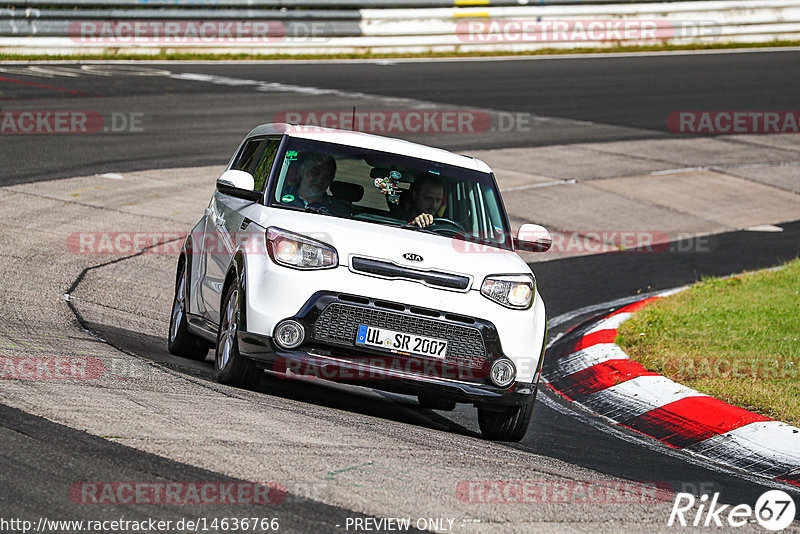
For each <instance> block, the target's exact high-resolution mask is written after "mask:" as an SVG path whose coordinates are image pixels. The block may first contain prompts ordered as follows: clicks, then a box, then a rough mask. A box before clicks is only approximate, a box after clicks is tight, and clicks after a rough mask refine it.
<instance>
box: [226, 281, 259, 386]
mask: <svg viewBox="0 0 800 534" xmlns="http://www.w3.org/2000/svg"><path fill="white" fill-rule="evenodd" d="M240 294H241V292H240V289H239V284H238V282H236V281H234V282H233V283H232V284H230V286H228V289H227V290H226V291H225V298H224V299H223V300H222V302H223V304H222V308H221V309H220V314H219V330H218V331H217V347H216V349H215V351H214V375H215V376H216V378H217V381H218V382H219V383H221V384H228V385H230V386H237V387H241V388H246V389H253V388H255V387H256V386H257V385H258V382H259V381H260V380H261V375H262V374H263V372H262V371H261V369H259V368H258V367H256V364H255V363H254V362H253V361H252V360H248V359H247V358H245V357H243V356H242V355H241V354H239V341H238V339H237V337H238V336H237V334H238V333H239V324H240V323H239V296H240Z"/></svg>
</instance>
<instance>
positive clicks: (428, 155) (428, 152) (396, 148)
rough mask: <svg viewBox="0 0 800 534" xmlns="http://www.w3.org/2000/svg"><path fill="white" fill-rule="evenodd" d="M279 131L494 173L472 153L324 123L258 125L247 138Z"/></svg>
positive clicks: (295, 135) (279, 132)
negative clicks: (455, 152) (468, 153)
mask: <svg viewBox="0 0 800 534" xmlns="http://www.w3.org/2000/svg"><path fill="white" fill-rule="evenodd" d="M275 134H278V135H288V136H290V137H299V138H302V139H312V140H316V141H326V142H329V143H336V144H339V145H347V146H355V147H358V148H366V149H369V150H377V151H380V152H389V153H391V154H401V155H406V156H408V155H413V156H414V157H418V158H420V159H425V160H428V161H435V162H437V163H445V164H447V165H453V166H455V167H463V168H465V169H471V170H474V171H479V172H485V173H490V172H492V170H491V169H490V168H489V166H488V165H487V164H486V163H484V162H483V161H481V160H479V159H476V158H472V157H470V156H463V155H461V154H454V153H453V152H449V151H447V150H443V149H441V148H433V147H430V146H426V145H420V144H417V143H412V142H411V141H405V140H403V139H395V138H393V137H384V136H381V135H373V134H368V133H364V132H355V131H349V130H334V129H332V128H323V127H321V126H307V125H295V124H286V123H283V122H274V123H269V124H262V125H261V126H257V127H255V128H254V129H253V130H252V131H251V132H250V133H249V134H248V135H247V137H253V136H258V135H275Z"/></svg>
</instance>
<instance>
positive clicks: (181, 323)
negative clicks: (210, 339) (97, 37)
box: [167, 264, 208, 361]
mask: <svg viewBox="0 0 800 534" xmlns="http://www.w3.org/2000/svg"><path fill="white" fill-rule="evenodd" d="M167 348H168V349H169V351H170V352H171V353H172V354H175V355H176V356H182V357H184V358H189V359H190V360H198V361H200V360H205V359H206V356H208V344H207V343H206V342H205V341H203V340H202V339H200V338H199V337H197V336H195V335H194V334H192V333H191V332H189V325H188V319H187V317H186V265H185V264H182V265H181V266H180V271H179V273H178V281H177V282H176V284H175V298H174V299H172V313H171V314H170V320H169V338H168V341H167Z"/></svg>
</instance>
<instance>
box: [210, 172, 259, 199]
mask: <svg viewBox="0 0 800 534" xmlns="http://www.w3.org/2000/svg"><path fill="white" fill-rule="evenodd" d="M255 187H256V182H255V179H254V178H253V175H252V174H250V173H249V172H244V171H234V170H229V171H225V172H223V173H222V176H220V177H219V178H217V191H219V192H220V193H224V194H226V195H230V196H232V197H238V198H243V199H246V200H259V199H260V198H261V193H260V192H259V191H255Z"/></svg>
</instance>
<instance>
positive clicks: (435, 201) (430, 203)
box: [400, 174, 444, 228]
mask: <svg viewBox="0 0 800 534" xmlns="http://www.w3.org/2000/svg"><path fill="white" fill-rule="evenodd" d="M408 194H410V195H411V207H410V209H409V210H408V211H406V212H405V213H403V214H401V216H400V218H402V219H405V220H407V221H410V223H411V224H414V225H416V226H419V227H420V228H425V227H426V226H429V225H431V224H433V217H434V214H435V213H436V212H437V211H439V208H440V207H441V206H442V199H444V183H443V182H442V180H441V178H439V177H438V176H432V175H430V174H423V175H422V176H419V177H417V179H416V180H414V183H412V184H411V187H410V188H409V190H408Z"/></svg>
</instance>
